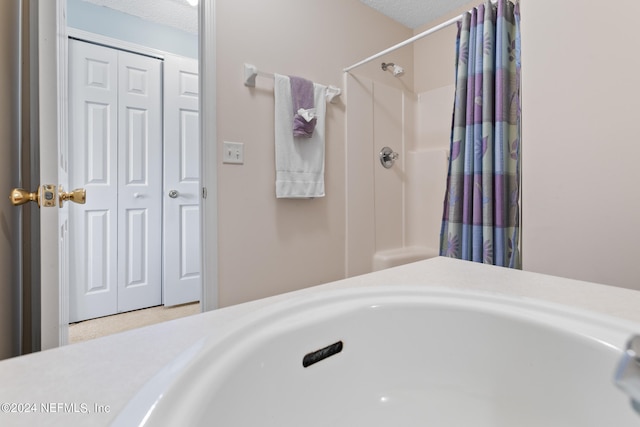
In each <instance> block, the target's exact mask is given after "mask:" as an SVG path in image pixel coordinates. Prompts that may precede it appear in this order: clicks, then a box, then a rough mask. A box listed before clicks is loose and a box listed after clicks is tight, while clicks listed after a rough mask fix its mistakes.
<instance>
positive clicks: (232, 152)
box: [222, 141, 244, 165]
mask: <svg viewBox="0 0 640 427" xmlns="http://www.w3.org/2000/svg"><path fill="white" fill-rule="evenodd" d="M222 163H231V164H236V165H241V164H244V143H242V142H228V141H225V142H224V143H223V144H222Z"/></svg>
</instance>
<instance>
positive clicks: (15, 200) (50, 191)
mask: <svg viewBox="0 0 640 427" xmlns="http://www.w3.org/2000/svg"><path fill="white" fill-rule="evenodd" d="M56 199H57V198H56V186H55V185H52V184H46V185H41V186H40V187H38V190H36V191H34V192H31V191H27V190H25V189H24V188H14V189H13V190H11V194H10V195H9V200H11V203H12V204H13V206H20V205H24V204H25V203H29V202H36V203H37V204H38V206H39V207H45V208H48V207H53V206H56ZM58 199H60V207H62V205H63V204H64V202H65V201H67V200H69V201H72V202H75V203H80V204H84V203H85V202H86V201H87V193H86V191H85V190H84V189H83V188H78V189H75V190H73V191H70V192H68V193H67V192H65V191H64V190H63V188H62V187H60V189H59V192H58Z"/></svg>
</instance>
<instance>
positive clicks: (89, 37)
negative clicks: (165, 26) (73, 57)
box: [67, 27, 168, 59]
mask: <svg viewBox="0 0 640 427" xmlns="http://www.w3.org/2000/svg"><path fill="white" fill-rule="evenodd" d="M67 35H68V36H69V37H70V38H73V39H77V40H82V41H86V42H89V43H94V44H99V45H102V46H106V47H114V48H116V49H120V50H126V51H128V52H131V53H137V54H140V55H146V56H151V57H152V58H158V59H164V57H165V56H166V55H167V54H168V52H164V51H162V50H158V49H154V48H151V47H147V46H142V45H139V44H136V43H130V42H127V41H124V40H120V39H114V38H112V37H107V36H103V35H101V34H96V33H91V32H89V31H84V30H78V29H77V28H71V27H69V28H67Z"/></svg>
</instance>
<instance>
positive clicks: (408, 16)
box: [360, 0, 469, 29]
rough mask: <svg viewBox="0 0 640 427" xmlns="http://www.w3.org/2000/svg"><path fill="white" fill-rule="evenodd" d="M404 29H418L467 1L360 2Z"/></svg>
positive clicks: (365, 0)
mask: <svg viewBox="0 0 640 427" xmlns="http://www.w3.org/2000/svg"><path fill="white" fill-rule="evenodd" d="M360 1H361V2H362V3H364V4H366V5H367V6H370V7H372V8H374V9H376V10H377V11H379V12H381V13H383V14H385V15H387V16H388V17H390V18H392V19H394V20H396V21H398V22H400V23H401V24H402V25H404V26H405V27H409V28H413V29H415V28H418V27H420V26H422V25H424V24H426V23H427V22H431V21H434V20H436V19H438V18H440V17H442V16H444V15H446V14H447V13H449V12H451V11H453V10H455V9H458V8H459V7H461V6H464V5H465V4H467V3H469V0H360Z"/></svg>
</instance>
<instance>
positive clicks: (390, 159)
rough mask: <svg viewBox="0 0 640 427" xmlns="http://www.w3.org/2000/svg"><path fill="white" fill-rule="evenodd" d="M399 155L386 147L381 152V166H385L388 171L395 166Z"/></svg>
mask: <svg viewBox="0 0 640 427" xmlns="http://www.w3.org/2000/svg"><path fill="white" fill-rule="evenodd" d="M398 156H399V154H398V153H396V152H395V151H393V150H392V149H391V148H389V147H384V148H382V150H380V164H381V165H382V166H384V167H385V168H386V169H389V168H390V167H391V166H393V163H394V162H395V161H396V159H397V158H398Z"/></svg>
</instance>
